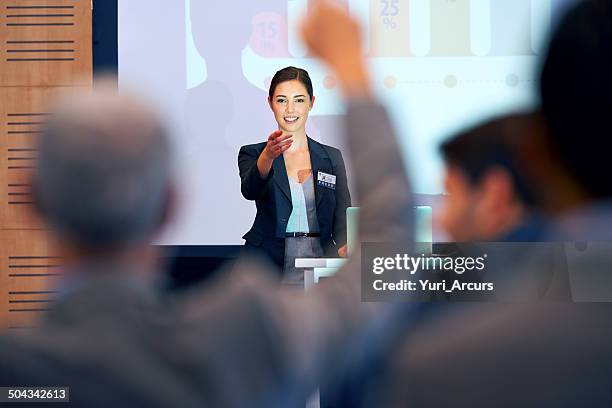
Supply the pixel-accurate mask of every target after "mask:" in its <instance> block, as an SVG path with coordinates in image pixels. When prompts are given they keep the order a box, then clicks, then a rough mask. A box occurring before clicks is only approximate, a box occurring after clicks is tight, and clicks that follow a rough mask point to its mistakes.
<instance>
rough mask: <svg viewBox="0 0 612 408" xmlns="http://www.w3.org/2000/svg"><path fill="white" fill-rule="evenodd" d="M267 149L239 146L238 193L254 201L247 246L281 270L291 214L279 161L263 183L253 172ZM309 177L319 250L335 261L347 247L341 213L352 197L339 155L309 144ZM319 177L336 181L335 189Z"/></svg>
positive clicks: (259, 145)
mask: <svg viewBox="0 0 612 408" xmlns="http://www.w3.org/2000/svg"><path fill="white" fill-rule="evenodd" d="M265 147H266V143H265V142H262V143H256V144H251V145H246V146H242V147H241V148H240V153H239V154H238V168H239V169H240V179H241V191H242V195H243V196H244V198H246V199H247V200H255V205H256V207H257V215H256V216H255V222H253V226H252V227H251V229H250V230H249V232H247V233H246V234H244V236H243V237H242V238H244V239H245V240H246V242H247V245H250V246H254V247H259V248H261V249H263V250H264V251H265V252H266V253H267V255H268V256H269V257H270V258H272V260H273V261H274V262H275V263H276V264H277V265H279V266H280V267H282V266H283V260H284V256H285V231H286V230H287V221H288V220H289V216H290V215H291V210H292V208H293V206H292V204H291V190H290V189H289V179H288V178H287V169H286V168H285V160H284V157H283V155H280V156H279V157H277V158H276V159H275V160H274V162H273V164H272V168H271V169H270V173H269V174H268V176H267V177H266V178H262V177H261V175H260V174H259V170H258V169H257V159H258V158H259V155H260V154H261V152H262V151H263V149H264V148H265ZM308 149H309V151H310V162H311V166H312V177H313V182H314V188H315V200H316V205H317V207H316V208H317V219H318V221H319V230H320V233H321V246H322V247H323V249H324V250H325V251H326V254H327V255H328V256H336V257H337V256H338V253H337V250H338V248H340V247H341V246H342V245H344V244H345V243H346V209H347V207H349V206H350V205H351V196H350V193H349V190H348V185H347V180H346V168H345V166H344V160H343V159H342V154H341V153H340V150H338V149H336V148H334V147H331V146H327V145H324V144H321V143H319V142H316V141H314V140H312V139H311V138H308ZM319 172H323V173H327V174H332V175H335V176H336V188H335V190H334V189H331V188H328V187H325V186H322V185H319V183H318V182H317V175H318V173H319Z"/></svg>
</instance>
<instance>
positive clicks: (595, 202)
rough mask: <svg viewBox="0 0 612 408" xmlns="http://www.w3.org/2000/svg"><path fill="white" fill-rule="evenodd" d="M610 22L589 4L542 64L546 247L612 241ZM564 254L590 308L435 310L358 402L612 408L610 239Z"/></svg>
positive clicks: (391, 348) (539, 189) (537, 193)
mask: <svg viewBox="0 0 612 408" xmlns="http://www.w3.org/2000/svg"><path fill="white" fill-rule="evenodd" d="M611 22H612V4H610V2H609V1H607V0H585V1H583V2H581V3H580V4H578V6H577V7H575V8H574V9H572V10H571V11H570V13H569V14H568V15H567V16H566V17H565V18H564V19H563V21H562V22H561V24H560V26H559V27H558V29H557V31H556V32H555V34H554V35H553V38H552V42H551V45H550V48H549V51H548V54H547V56H546V59H545V62H544V68H543V71H542V76H541V85H540V87H541V98H542V104H543V113H544V117H545V120H546V124H547V127H548V130H547V131H546V132H544V133H543V134H542V135H541V137H534V138H533V140H532V141H531V142H530V145H531V150H532V151H531V152H530V153H529V154H530V155H531V160H529V161H528V162H525V166H524V170H525V172H526V175H527V177H528V180H529V181H530V183H531V184H532V186H533V189H532V191H533V192H534V199H535V203H536V205H537V208H538V209H539V210H540V211H541V212H542V213H543V214H545V216H546V217H547V218H548V220H547V225H546V228H545V230H544V234H543V239H548V240H559V241H577V240H580V241H588V240H603V241H610V240H612V229H611V228H610V225H612V206H611V204H610V199H612V184H611V183H610V182H609V181H608V180H607V177H608V174H609V171H608V170H607V163H609V158H608V154H607V151H608V149H607V141H606V140H605V139H606V138H605V137H602V135H606V134H609V133H610V131H611V129H612V128H611V126H610V124H609V120H608V116H609V112H608V111H609V109H610V106H612V79H611V77H610V75H609V72H610V71H612V47H610V46H609V44H610V41H612V24H610V23H611ZM569 78H579V79H576V80H571V81H570V80H568V79H569ZM606 245H607V246H606ZM573 247H576V249H575V250H574V252H576V253H577V255H576V256H575V257H573V256H572V255H571V253H570V252H571V251H572V248H573ZM564 249H565V250H566V251H567V253H568V259H567V262H568V264H569V269H570V276H571V290H572V297H573V299H574V300H575V301H583V302H585V303H571V302H549V303H531V302H526V303H519V304H512V303H509V304H504V303H486V304H469V305H466V304H457V305H455V307H453V310H451V311H448V312H445V313H440V312H439V310H438V312H439V313H434V314H429V315H427V316H426V317H425V318H423V319H422V320H421V322H420V323H421V324H420V325H418V326H415V325H413V324H410V325H408V326H407V328H406V330H405V331H404V335H403V336H398V337H397V338H398V339H400V338H401V340H400V341H398V342H395V343H391V344H389V345H388V348H387V351H386V353H385V354H384V355H383V357H384V358H385V360H384V363H382V364H376V363H374V364H372V366H371V369H370V370H369V372H370V376H369V378H368V380H366V381H357V382H356V383H355V384H353V386H352V387H350V391H349V392H348V393H347V395H348V396H349V398H348V400H349V401H350V406H351V407H354V406H368V407H370V406H376V407H378V406H386V407H395V406H410V407H475V406H479V407H480V406H486V407H517V406H520V407H585V406H588V407H609V406H611V405H612V393H611V392H610V377H611V376H612V346H611V343H610V338H611V336H612V328H611V327H612V326H610V324H609V322H610V318H611V316H612V304H611V303H610V301H611V300H612V285H611V283H612V278H611V275H610V273H609V271H610V266H611V265H612V255H611V253H612V251H611V250H610V245H609V244H606V243H604V244H601V243H584V244H582V245H574V244H573V243H572V244H570V245H564ZM527 255H528V254H527V253H525V254H523V256H521V257H517V259H516V260H515V261H514V262H511V263H509V265H508V271H509V272H513V271H514V272H520V268H519V267H518V265H520V263H521V262H524V261H525V259H527ZM578 261H579V262H578ZM535 266H536V267H538V266H539V265H538V264H537V263H536V264H535ZM585 281H586V282H585ZM379 362H380V360H379Z"/></svg>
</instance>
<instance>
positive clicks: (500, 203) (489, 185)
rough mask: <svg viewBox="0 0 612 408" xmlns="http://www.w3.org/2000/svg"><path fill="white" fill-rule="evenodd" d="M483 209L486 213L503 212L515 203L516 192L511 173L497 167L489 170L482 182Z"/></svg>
mask: <svg viewBox="0 0 612 408" xmlns="http://www.w3.org/2000/svg"><path fill="white" fill-rule="evenodd" d="M480 191H481V199H482V203H483V207H484V209H485V210H486V211H490V212H491V211H492V212H499V211H503V210H504V209H506V208H507V207H509V206H510V205H512V204H513V203H514V200H515V199H516V191H515V188H514V182H513V181H512V176H511V175H510V173H509V172H508V171H507V170H506V169H504V168H502V167H495V168H492V169H491V170H488V171H487V173H486V174H485V176H484V177H483V178H482V181H481V182H480Z"/></svg>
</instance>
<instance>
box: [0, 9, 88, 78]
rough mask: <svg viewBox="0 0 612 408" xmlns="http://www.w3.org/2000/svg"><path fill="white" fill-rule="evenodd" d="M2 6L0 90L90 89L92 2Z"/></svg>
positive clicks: (0, 22)
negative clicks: (71, 87)
mask: <svg viewBox="0 0 612 408" xmlns="http://www.w3.org/2000/svg"><path fill="white" fill-rule="evenodd" d="M0 4H2V9H1V10H0V27H2V29H1V30H0V59H1V61H2V70H0V86H13V85H19V86H46V85H50V86H58V85H75V84H79V85H89V84H91V80H92V74H91V71H92V44H91V1H90V0H87V1H74V0H46V1H42V0H2V1H0Z"/></svg>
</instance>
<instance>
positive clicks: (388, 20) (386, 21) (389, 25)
mask: <svg viewBox="0 0 612 408" xmlns="http://www.w3.org/2000/svg"><path fill="white" fill-rule="evenodd" d="M383 24H384V25H385V27H387V28H390V29H394V28H395V27H397V24H395V21H393V19H392V18H391V17H385V18H383Z"/></svg>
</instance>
